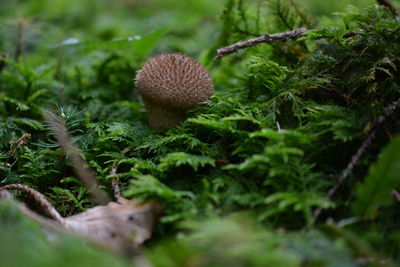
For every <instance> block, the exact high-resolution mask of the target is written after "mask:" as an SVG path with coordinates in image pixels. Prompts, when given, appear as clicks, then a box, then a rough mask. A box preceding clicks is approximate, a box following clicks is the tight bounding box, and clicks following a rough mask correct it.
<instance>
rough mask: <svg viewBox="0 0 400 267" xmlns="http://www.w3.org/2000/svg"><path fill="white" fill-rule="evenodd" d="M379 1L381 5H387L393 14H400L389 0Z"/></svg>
mask: <svg viewBox="0 0 400 267" xmlns="http://www.w3.org/2000/svg"><path fill="white" fill-rule="evenodd" d="M377 2H378V4H380V5H381V6H385V7H387V8H388V9H389V11H390V13H392V15H393V16H396V15H398V14H399V13H398V12H397V10H396V8H395V7H394V6H393V5H392V4H391V3H390V2H389V1H388V0H377Z"/></svg>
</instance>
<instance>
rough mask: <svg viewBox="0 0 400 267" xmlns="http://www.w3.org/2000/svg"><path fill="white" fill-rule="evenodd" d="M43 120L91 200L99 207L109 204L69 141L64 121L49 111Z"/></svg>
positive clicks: (78, 151)
mask: <svg viewBox="0 0 400 267" xmlns="http://www.w3.org/2000/svg"><path fill="white" fill-rule="evenodd" d="M45 119H46V121H47V123H48V124H49V126H50V128H51V130H52V132H53V133H54V135H55V137H56V139H57V141H58V142H59V143H60V145H61V148H62V149H63V150H64V152H65V153H66V154H67V155H68V158H69V160H70V161H71V163H72V166H73V167H74V170H75V173H76V174H77V175H78V177H79V178H80V179H81V180H82V182H83V183H84V185H85V186H86V187H87V188H88V190H89V193H90V194H91V196H92V198H93V199H94V200H95V201H96V202H97V203H98V204H100V205H105V204H107V203H108V202H110V199H109V198H108V196H107V194H106V193H105V192H104V191H103V190H101V189H100V188H99V184H98V182H97V179H96V177H95V176H94V174H93V172H92V171H91V169H90V168H89V167H88V166H89V165H88V163H87V162H86V161H85V159H83V157H82V156H81V151H80V150H79V149H78V148H77V147H76V145H75V144H74V142H73V141H72V139H71V136H70V135H69V134H68V131H67V129H66V128H65V124H64V121H63V120H60V119H59V118H58V117H57V116H56V115H55V114H54V113H52V112H50V111H46V113H45Z"/></svg>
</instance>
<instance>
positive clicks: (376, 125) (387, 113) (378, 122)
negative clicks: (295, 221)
mask: <svg viewBox="0 0 400 267" xmlns="http://www.w3.org/2000/svg"><path fill="white" fill-rule="evenodd" d="M399 107H400V98H398V99H397V100H395V101H393V102H392V104H390V105H389V106H388V107H386V108H385V109H384V110H383V112H382V115H380V116H378V117H377V118H375V120H374V121H373V123H372V128H371V131H370V133H369V135H368V137H367V139H365V140H364V142H363V143H362V144H361V146H360V148H359V149H358V150H357V152H356V154H354V155H353V157H352V158H351V160H350V162H349V163H348V164H347V166H346V169H344V171H343V172H342V174H341V175H340V177H339V180H338V181H337V183H336V184H335V185H334V186H333V187H332V188H331V189H330V190H329V191H328V193H327V194H326V196H325V198H327V199H329V198H331V197H332V196H333V195H334V194H335V193H336V191H337V190H338V188H339V187H340V186H341V185H342V184H343V182H344V181H345V180H346V179H347V178H348V177H349V175H350V173H351V172H352V171H353V169H354V167H355V165H356V164H357V163H358V161H359V160H360V158H361V157H362V155H364V153H365V152H366V151H367V149H368V147H369V146H370V145H371V143H372V141H373V140H374V138H375V136H376V134H377V132H378V130H379V129H380V128H381V126H382V125H383V124H384V123H385V122H386V121H387V120H388V119H389V118H390V117H391V116H392V114H393V113H394V112H395V111H396V109H398V108H399ZM321 211H322V208H318V209H316V210H315V211H314V213H313V218H314V222H315V221H316V220H317V219H318V217H319V215H320V214H321Z"/></svg>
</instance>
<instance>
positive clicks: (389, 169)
mask: <svg viewBox="0 0 400 267" xmlns="http://www.w3.org/2000/svg"><path fill="white" fill-rule="evenodd" d="M399 150H400V136H397V137H396V138H394V139H393V140H392V142H391V143H390V144H389V145H388V146H386V147H385V148H384V149H383V151H382V152H381V154H380V155H379V158H378V162H377V163H376V164H374V165H372V166H371V167H370V169H369V173H368V176H367V177H366V178H365V181H364V183H363V184H361V185H360V186H359V187H358V189H357V193H356V194H357V200H356V202H355V203H354V204H353V212H354V214H355V215H358V216H362V217H364V218H368V219H374V218H375V217H376V216H377V215H378V209H379V208H380V207H383V206H387V205H389V204H391V203H392V202H393V197H392V196H391V192H392V190H394V189H395V188H396V187H398V186H400V153H399Z"/></svg>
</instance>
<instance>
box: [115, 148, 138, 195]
mask: <svg viewBox="0 0 400 267" xmlns="http://www.w3.org/2000/svg"><path fill="white" fill-rule="evenodd" d="M132 149H135V147H133V146H130V147H127V148H125V149H124V150H122V154H124V155H125V154H126V153H128V152H129V151H131V150H132ZM117 171H118V161H116V160H115V161H114V162H113V164H112V168H111V171H110V173H109V174H110V175H115V174H117ZM110 183H111V188H112V189H113V192H114V197H115V199H116V200H117V201H118V199H119V198H120V197H121V189H120V188H119V185H118V178H117V177H113V178H111V182H110Z"/></svg>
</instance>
